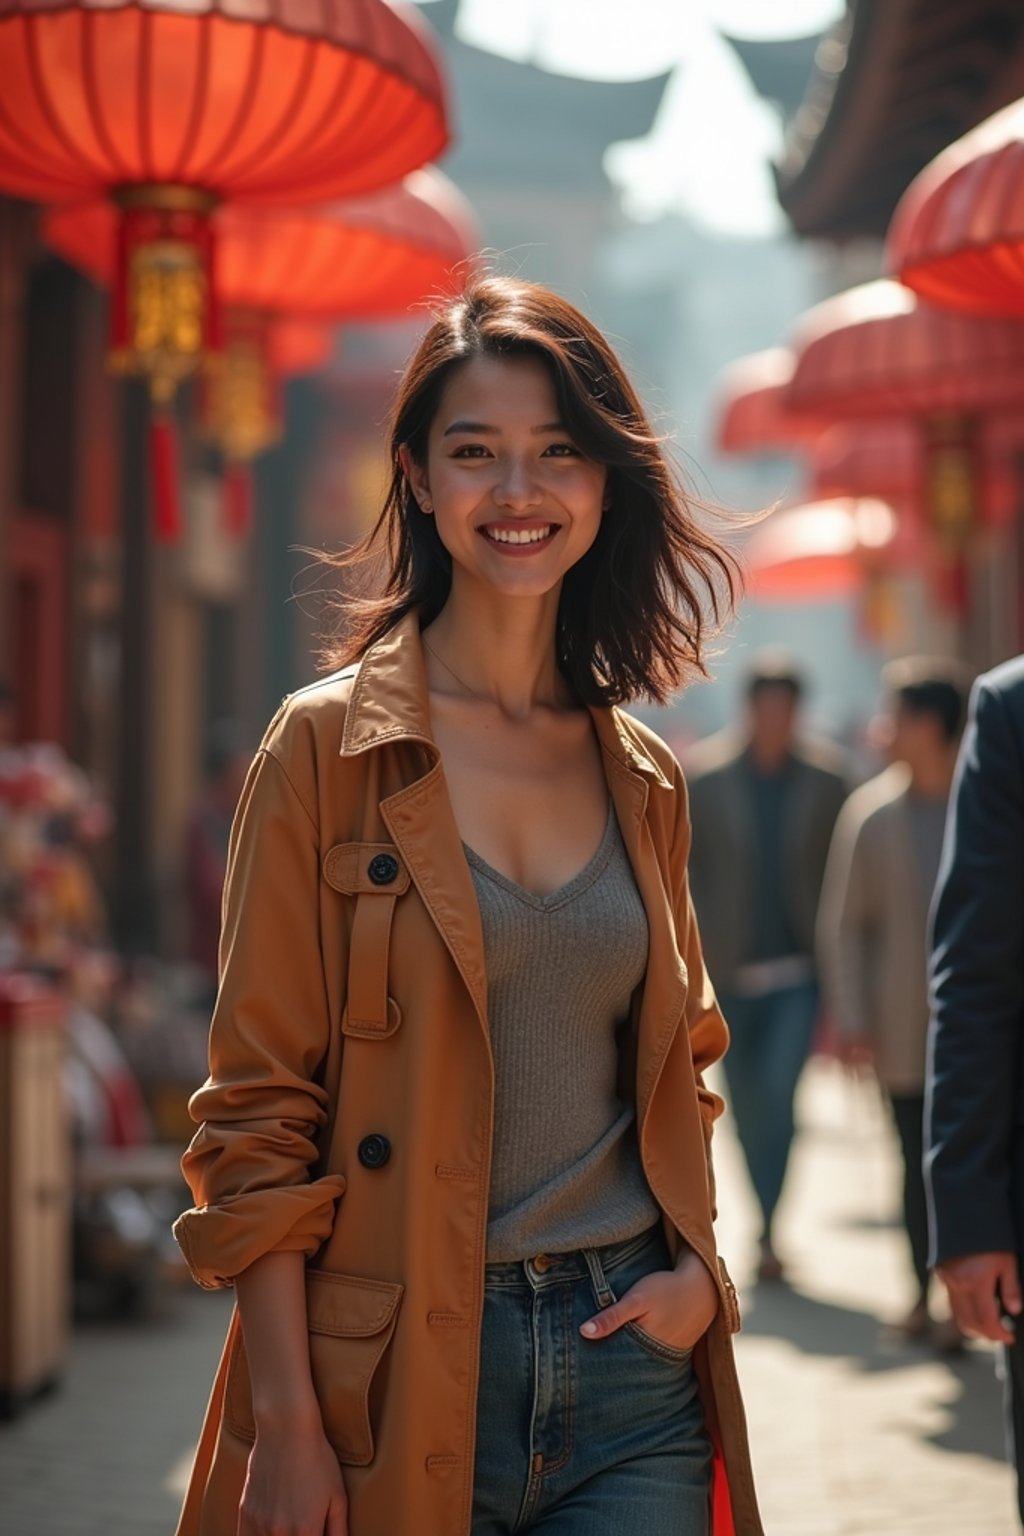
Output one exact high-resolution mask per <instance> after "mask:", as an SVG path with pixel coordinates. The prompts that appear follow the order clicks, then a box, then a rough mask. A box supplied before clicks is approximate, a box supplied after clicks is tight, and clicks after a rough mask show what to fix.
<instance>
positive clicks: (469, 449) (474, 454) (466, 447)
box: [452, 443, 487, 459]
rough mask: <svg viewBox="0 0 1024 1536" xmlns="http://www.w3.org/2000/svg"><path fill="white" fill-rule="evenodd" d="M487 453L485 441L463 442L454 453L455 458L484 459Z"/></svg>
mask: <svg viewBox="0 0 1024 1536" xmlns="http://www.w3.org/2000/svg"><path fill="white" fill-rule="evenodd" d="M486 454H487V448H486V447H485V445H484V444H483V443H463V444H462V446H461V448H456V450H455V452H454V453H453V454H452V458H453V459H482V458H484V457H485V456H486Z"/></svg>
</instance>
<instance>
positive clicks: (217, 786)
mask: <svg viewBox="0 0 1024 1536" xmlns="http://www.w3.org/2000/svg"><path fill="white" fill-rule="evenodd" d="M251 758H252V743H251V741H250V740H249V738H248V737H247V735H246V734H245V732H244V731H243V730H242V727H241V726H240V725H239V724H237V722H236V721H234V720H221V721H219V722H218V723H217V724H216V725H214V726H213V727H212V729H211V731H210V735H209V741H208V744H207V750H206V763H205V770H206V774H205V783H204V785H203V789H202V793H201V796H200V799H199V802H198V804H197V805H196V807H195V809H194V811H193V812H192V815H191V817H190V818H189V823H188V828H187V831H186V834H185V907H186V913H187V922H188V940H187V946H188V950H187V952H188V958H189V960H191V961H192V963H193V965H195V966H196V967H197V969H198V970H199V971H200V972H201V974H202V976H203V978H204V989H205V995H206V997H207V1001H208V1002H209V1003H210V1004H212V1002H213V999H214V996H215V995H216V990H217V950H218V946H219V943H220V908H221V899H222V896H223V893H224V876H225V873H226V871H227V865H228V839H229V837H230V833H231V819H232V817H233V816H234V814H235V807H236V806H237V804H238V797H239V795H240V794H241V793H242V786H243V784H244V783H245V776H246V774H247V772H248V771H249V763H250V761H251Z"/></svg>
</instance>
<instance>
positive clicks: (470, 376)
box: [402, 357, 607, 597]
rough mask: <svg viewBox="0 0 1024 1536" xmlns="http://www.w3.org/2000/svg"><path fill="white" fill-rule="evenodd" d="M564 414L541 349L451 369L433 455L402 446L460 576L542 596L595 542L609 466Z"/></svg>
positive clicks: (436, 420)
mask: <svg viewBox="0 0 1024 1536" xmlns="http://www.w3.org/2000/svg"><path fill="white" fill-rule="evenodd" d="M558 416H559V412H558V405H557V403H556V400H555V391H554V386H553V384H552V381H551V376H550V374H549V373H548V370H547V368H546V367H545V366H544V364H543V363H542V362H540V361H539V360H538V359H536V358H532V357H516V358H494V357H477V358H473V359H472V360H471V361H470V362H468V363H464V364H462V365H460V366H459V368H457V369H456V370H455V372H454V373H453V374H452V376H451V378H450V379H449V382H448V385H447V387H446V389H445V391H444V394H443V395H442V397H441V403H440V405H439V407H438V410H437V412H436V414H435V416H434V420H433V422H432V424H431V428H430V436H429V442H428V451H427V462H426V464H425V465H417V464H415V463H413V461H412V460H411V458H410V456H409V455H408V454H407V453H405V452H404V451H403V461H402V462H403V466H404V468H405V471H406V474H407V475H408V476H409V479H410V481H411V484H412V487H413V491H414V492H415V494H416V497H417V500H418V501H419V503H420V506H421V507H423V506H424V504H425V505H426V506H427V507H429V508H430V509H431V514H430V515H432V516H434V517H435V518H436V519H437V531H438V534H439V535H440V538H441V542H442V543H443V544H444V546H445V548H446V549H447V550H448V553H449V554H450V555H451V557H452V561H453V567H454V568H453V580H458V579H463V580H464V579H465V578H466V577H469V578H470V579H471V580H473V581H476V582H478V583H480V584H481V585H483V586H486V587H489V588H493V589H494V590H495V591H496V592H501V593H505V594H508V595H510V596H519V597H537V596H542V595H543V594H545V593H548V592H550V591H552V590H554V589H557V588H558V587H559V586H560V584H561V581H562V578H563V576H564V575H565V573H566V571H567V570H569V569H570V567H571V566H573V565H575V564H576V562H577V560H580V559H581V558H582V557H583V555H585V554H586V552H587V550H588V549H589V548H590V546H591V545H592V544H593V542H594V539H595V538H596V537H597V531H598V528H599V527H600V525H601V513H602V503H603V499H604V493H605V483H606V479H607V472H606V470H605V467H604V465H602V464H595V463H594V462H593V460H591V459H586V458H584V457H583V455H582V454H581V453H580V451H579V450H578V449H577V448H576V446H575V445H574V443H573V442H572V440H571V439H570V437H569V436H568V433H567V432H566V430H565V427H564V425H563V424H562V423H561V422H560V421H559V419H558ZM460 573H461V577H460Z"/></svg>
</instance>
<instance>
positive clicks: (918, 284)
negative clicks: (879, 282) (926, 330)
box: [888, 101, 1024, 317]
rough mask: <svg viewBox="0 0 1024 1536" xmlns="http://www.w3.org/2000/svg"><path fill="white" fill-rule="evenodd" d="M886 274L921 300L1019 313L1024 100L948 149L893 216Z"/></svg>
mask: <svg viewBox="0 0 1024 1536" xmlns="http://www.w3.org/2000/svg"><path fill="white" fill-rule="evenodd" d="M888 261H889V269H890V271H891V272H893V273H894V274H895V275H896V276H898V277H899V278H900V279H901V280H902V281H903V282H904V283H906V284H907V285H908V287H910V288H913V289H914V291H915V292H916V293H919V294H921V296H922V297H923V298H929V299H933V300H935V301H936V302H937V303H941V304H943V305H947V306H949V307H950V308H951V309H960V310H965V311H969V312H971V313H973V314H978V315H1015V316H1018V317H1019V316H1024V101H1016V102H1014V103H1013V104H1012V105H1011V106H1009V107H1006V108H1004V110H1003V111H1002V112H997V113H996V115H995V116H994V117H990V118H989V119H988V120H987V122H984V123H981V124H979V125H978V127H977V128H974V129H972V131H971V132H970V133H968V134H965V135H964V137H963V138H962V139H958V140H957V142H956V143H955V144H951V145H950V146H949V148H948V149H946V150H944V151H943V153H942V154H941V155H939V156H938V157H937V158H936V159H935V160H933V161H932V162H931V164H930V165H927V166H926V167H925V169H924V170H923V171H922V172H921V173H920V175H919V176H917V177H916V178H915V180H914V181H913V182H911V184H910V186H909V187H908V189H907V191H906V192H905V193H904V195H903V197H902V198H901V200H900V203H899V205H898V207H897V209H896V212H895V214H894V216H893V221H892V225H891V227H890V230H889V243H888Z"/></svg>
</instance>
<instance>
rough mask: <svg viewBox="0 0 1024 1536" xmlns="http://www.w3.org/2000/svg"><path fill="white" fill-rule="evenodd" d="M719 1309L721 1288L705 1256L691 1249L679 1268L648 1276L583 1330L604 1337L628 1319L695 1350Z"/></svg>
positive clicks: (658, 1336) (671, 1344)
mask: <svg viewBox="0 0 1024 1536" xmlns="http://www.w3.org/2000/svg"><path fill="white" fill-rule="evenodd" d="M717 1311H718V1287H717V1286H716V1285H715V1282H714V1280H713V1279H712V1277H711V1274H710V1272H709V1271H708V1268H707V1265H706V1264H705V1263H704V1261H703V1259H701V1258H699V1257H698V1255H697V1254H695V1253H694V1252H693V1251H692V1250H687V1251H686V1252H685V1253H684V1254H683V1255H682V1256H681V1258H680V1260H679V1263H678V1264H677V1265H676V1267H675V1269H659V1270H655V1271H654V1273H653V1274H650V1275H644V1277H643V1279H642V1280H638V1281H637V1282H636V1284H635V1285H631V1286H630V1288H629V1290H628V1291H626V1293H625V1295H623V1296H620V1297H619V1300H618V1301H616V1302H613V1303H612V1305H611V1306H610V1307H605V1309H604V1311H603V1312H598V1313H597V1314H596V1315H595V1316H594V1317H592V1318H590V1319H589V1320H588V1321H587V1322H585V1323H584V1324H583V1325H582V1327H581V1328H580V1332H581V1333H582V1334H584V1335H585V1337H586V1338H588V1339H603V1338H607V1336H608V1335H609V1334H610V1333H614V1332H615V1331H616V1330H617V1329H619V1328H621V1327H622V1325H623V1324H624V1323H639V1324H640V1327H641V1328H642V1329H643V1330H644V1332H645V1333H649V1334H650V1335H651V1337H652V1338H654V1339H658V1340H660V1342H661V1343H662V1344H667V1345H669V1347H670V1348H671V1349H692V1348H693V1346H694V1344H696V1342H697V1340H698V1339H700V1338H702V1337H703V1335H704V1334H705V1333H706V1332H707V1330H708V1329H709V1328H710V1327H711V1324H712V1323H713V1321H714V1319H715V1314H716V1313H717Z"/></svg>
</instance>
